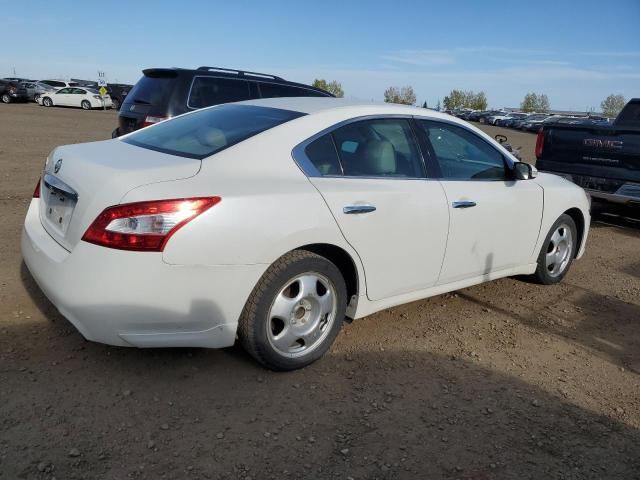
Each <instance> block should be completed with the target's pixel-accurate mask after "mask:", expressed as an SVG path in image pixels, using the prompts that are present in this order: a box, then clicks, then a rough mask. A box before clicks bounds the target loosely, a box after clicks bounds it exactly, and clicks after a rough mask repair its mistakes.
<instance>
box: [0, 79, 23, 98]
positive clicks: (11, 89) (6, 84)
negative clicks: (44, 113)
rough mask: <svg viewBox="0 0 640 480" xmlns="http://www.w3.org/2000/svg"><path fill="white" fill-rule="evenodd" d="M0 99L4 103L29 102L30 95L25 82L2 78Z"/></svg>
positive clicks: (0, 80)
mask: <svg viewBox="0 0 640 480" xmlns="http://www.w3.org/2000/svg"><path fill="white" fill-rule="evenodd" d="M0 100H1V101H2V103H11V102H16V101H18V102H28V101H29V95H28V94H27V89H26V87H25V86H24V83H22V82H17V81H15V80H9V79H7V78H2V79H0Z"/></svg>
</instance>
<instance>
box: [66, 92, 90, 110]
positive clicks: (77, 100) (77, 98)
mask: <svg viewBox="0 0 640 480" xmlns="http://www.w3.org/2000/svg"><path fill="white" fill-rule="evenodd" d="M86 95H87V91H86V90H83V89H82V88H73V89H71V94H70V95H69V105H70V106H72V107H80V106H81V105H82V101H83V100H88V99H87V98H85V97H86Z"/></svg>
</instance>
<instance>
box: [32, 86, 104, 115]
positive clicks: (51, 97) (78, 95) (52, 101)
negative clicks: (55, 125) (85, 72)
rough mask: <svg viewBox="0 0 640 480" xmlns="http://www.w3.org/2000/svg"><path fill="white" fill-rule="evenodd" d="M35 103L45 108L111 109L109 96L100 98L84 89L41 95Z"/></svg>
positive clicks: (90, 89)
mask: <svg viewBox="0 0 640 480" xmlns="http://www.w3.org/2000/svg"><path fill="white" fill-rule="evenodd" d="M36 101H37V102H38V103H39V104H40V105H43V106H45V107H53V106H60V107H78V108H82V109H83V110H91V109H92V108H105V107H106V108H111V107H112V102H111V97H110V96H109V95H105V96H101V95H100V93H99V92H98V91H97V90H94V89H93V88H86V87H67V88H61V89H60V90H56V91H54V92H47V93H43V94H41V95H40V96H39V97H38V98H37V99H36Z"/></svg>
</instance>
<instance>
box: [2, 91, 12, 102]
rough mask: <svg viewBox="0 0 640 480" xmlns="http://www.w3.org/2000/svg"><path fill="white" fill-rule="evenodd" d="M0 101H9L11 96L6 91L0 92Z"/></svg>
mask: <svg viewBox="0 0 640 480" xmlns="http://www.w3.org/2000/svg"><path fill="white" fill-rule="evenodd" d="M2 103H11V96H10V95H9V94H8V93H3V94H2Z"/></svg>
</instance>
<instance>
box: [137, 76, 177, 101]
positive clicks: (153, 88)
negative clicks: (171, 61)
mask: <svg viewBox="0 0 640 480" xmlns="http://www.w3.org/2000/svg"><path fill="white" fill-rule="evenodd" d="M175 81H176V77H175V76H171V77H167V76H153V77H150V76H147V75H145V76H144V77H142V78H141V79H140V80H138V83H136V84H135V86H134V87H133V88H132V89H131V91H130V92H129V95H127V103H131V102H133V103H141V104H144V105H154V106H156V107H157V106H161V105H163V104H164V103H166V102H167V100H168V99H169V97H170V96H171V91H172V89H173V84H174V82H175Z"/></svg>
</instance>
